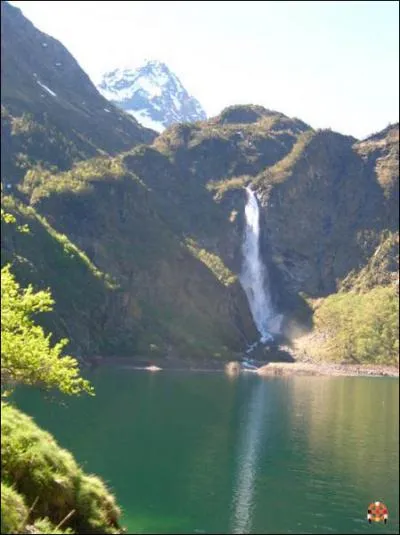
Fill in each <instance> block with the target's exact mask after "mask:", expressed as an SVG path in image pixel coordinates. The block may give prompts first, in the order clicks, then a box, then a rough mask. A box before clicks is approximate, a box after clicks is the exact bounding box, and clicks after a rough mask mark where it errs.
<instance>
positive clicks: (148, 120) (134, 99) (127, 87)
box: [98, 60, 206, 132]
mask: <svg viewBox="0 0 400 535" xmlns="http://www.w3.org/2000/svg"><path fill="white" fill-rule="evenodd" d="M98 88H99V91H100V92H101V94H102V95H103V96H104V97H105V98H107V99H108V100H110V101H111V102H113V103H114V104H116V105H117V106H118V107H120V108H121V109H123V110H125V111H126V112H127V113H129V114H130V115H132V116H133V117H135V118H136V119H137V120H138V121H139V123H141V124H142V125H143V126H145V127H148V128H152V129H153V130H156V131H157V132H162V131H163V130H165V128H167V127H168V126H171V125H172V124H175V123H186V122H188V123H192V122H195V121H201V120H204V119H206V114H205V111H204V110H203V108H202V107H201V105H200V103H199V102H198V100H196V99H195V98H194V97H191V96H190V95H189V93H188V92H187V91H186V89H185V88H184V87H183V85H182V83H181V81H180V80H179V79H178V78H177V76H176V75H175V74H174V73H173V72H171V71H170V69H169V68H168V67H167V66H166V65H165V63H162V62H161V61H155V60H153V61H146V62H145V63H144V64H143V65H142V66H141V67H139V68H138V69H115V70H113V71H112V72H108V73H106V74H104V75H103V77H102V79H101V81H100V83H99V85H98Z"/></svg>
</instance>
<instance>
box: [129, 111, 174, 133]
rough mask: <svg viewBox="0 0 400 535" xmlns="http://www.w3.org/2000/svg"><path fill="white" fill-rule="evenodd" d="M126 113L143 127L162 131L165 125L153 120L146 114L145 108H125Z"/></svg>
mask: <svg viewBox="0 0 400 535" xmlns="http://www.w3.org/2000/svg"><path fill="white" fill-rule="evenodd" d="M126 111H127V113H129V114H130V115H132V116H133V117H134V118H135V119H136V120H137V121H138V122H139V123H140V124H141V125H142V126H144V127H145V128H151V129H152V130H155V131H156V132H160V133H161V132H163V130H165V126H164V125H163V124H162V123H160V122H159V121H153V119H152V118H151V117H149V116H148V114H147V112H146V111H145V110H126Z"/></svg>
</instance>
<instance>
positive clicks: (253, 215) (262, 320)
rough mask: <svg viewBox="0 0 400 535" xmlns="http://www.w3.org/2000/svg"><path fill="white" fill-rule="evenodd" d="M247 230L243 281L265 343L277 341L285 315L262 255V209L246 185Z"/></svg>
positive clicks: (241, 277) (241, 279) (241, 280)
mask: <svg viewBox="0 0 400 535" xmlns="http://www.w3.org/2000/svg"><path fill="white" fill-rule="evenodd" d="M246 192H247V203H246V208H245V217H246V229H245V235H244V241H243V245H242V251H243V268H242V273H241V275H240V282H241V284H242V286H243V289H244V291H245V293H246V295H247V299H248V301H249V305H250V311H251V313H252V316H253V319H254V323H255V324H256V327H257V329H258V331H259V333H260V335H261V340H260V341H261V342H262V343H266V342H268V341H271V340H273V338H274V335H275V334H278V333H279V332H280V326H281V321H282V316H281V315H279V314H276V312H275V311H274V308H273V305H272V300H271V295H270V290H269V279H268V272H267V270H266V268H265V266H264V264H263V262H262V260H261V256H260V244H259V238H260V211H259V207H258V202H257V197H256V194H255V193H254V191H252V190H251V189H250V187H247V188H246Z"/></svg>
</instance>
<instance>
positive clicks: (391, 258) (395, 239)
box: [340, 231, 399, 292]
mask: <svg viewBox="0 0 400 535" xmlns="http://www.w3.org/2000/svg"><path fill="white" fill-rule="evenodd" d="M398 276H399V233H398V232H390V231H385V232H383V233H382V234H381V236H380V242H379V245H378V247H377V248H376V250H375V252H374V254H373V255H372V256H371V258H370V259H369V261H368V263H367V264H366V265H365V266H364V267H363V268H362V269H361V270H359V271H356V270H353V271H352V272H351V273H349V275H348V276H347V277H346V278H345V279H344V281H343V282H342V283H341V285H340V288H341V289H342V290H350V289H352V290H355V291H358V292H366V291H368V290H370V289H372V288H374V287H376V286H390V285H391V284H393V283H395V282H396V281H398Z"/></svg>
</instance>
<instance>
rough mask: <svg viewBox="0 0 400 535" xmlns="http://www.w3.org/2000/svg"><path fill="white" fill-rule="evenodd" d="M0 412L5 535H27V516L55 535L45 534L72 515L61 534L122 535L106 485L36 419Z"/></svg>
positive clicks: (7, 410) (6, 409) (13, 410)
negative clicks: (78, 461)
mask: <svg viewBox="0 0 400 535" xmlns="http://www.w3.org/2000/svg"><path fill="white" fill-rule="evenodd" d="M1 412H2V419H1V449H2V458H1V468H2V504H1V510H2V523H3V522H4V528H5V530H4V531H3V529H2V533H24V532H26V531H23V528H24V525H23V524H26V523H27V522H28V516H29V523H32V522H33V523H35V525H37V527H38V528H41V529H42V530H43V531H42V533H57V531H47V529H48V528H49V527H50V528H51V526H52V525H53V526H58V525H59V524H60V523H61V522H62V521H63V520H64V519H66V517H67V516H68V515H70V516H69V518H68V519H66V520H65V522H64V523H63V524H62V526H63V529H65V528H66V527H68V528H71V529H72V530H73V531H74V532H76V533H119V532H120V529H119V526H118V518H119V515H120V511H119V509H118V507H117V505H116V504H115V499H114V497H113V496H112V494H110V492H109V491H108V490H107V488H106V487H105V485H104V483H103V482H102V481H101V480H100V479H99V478H97V477H95V476H92V475H87V474H85V473H84V472H83V471H82V469H81V468H80V467H79V466H78V465H77V463H76V462H75V460H74V458H73V457H72V455H71V454H70V453H69V452H68V451H66V450H64V449H62V448H60V446H59V445H58V444H57V443H56V441H55V440H54V438H53V437H52V436H51V435H50V434H49V433H47V432H46V431H43V430H42V429H40V428H39V427H38V426H37V425H36V424H35V423H34V421H33V420H32V418H30V417H29V416H27V415H25V414H23V413H21V412H20V411H19V410H17V409H16V408H14V407H12V406H11V405H9V404H5V403H2V407H1ZM17 493H18V494H17ZM22 497H23V498H22ZM33 505H34V507H33V508H32V511H31V513H30V515H28V514H27V507H29V508H31V507H32V506H33ZM3 513H4V515H3ZM36 521H38V523H37V524H36ZM21 524H22V525H21ZM2 527H3V526H2Z"/></svg>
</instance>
